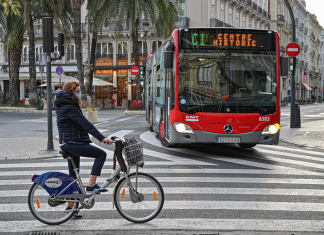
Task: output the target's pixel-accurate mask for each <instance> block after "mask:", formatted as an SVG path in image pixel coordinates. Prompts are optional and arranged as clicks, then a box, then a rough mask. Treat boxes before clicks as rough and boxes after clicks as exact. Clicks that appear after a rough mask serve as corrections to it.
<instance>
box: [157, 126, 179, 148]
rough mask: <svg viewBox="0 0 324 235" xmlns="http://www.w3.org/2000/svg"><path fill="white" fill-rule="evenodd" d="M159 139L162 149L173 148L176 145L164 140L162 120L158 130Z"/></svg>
mask: <svg viewBox="0 0 324 235" xmlns="http://www.w3.org/2000/svg"><path fill="white" fill-rule="evenodd" d="M159 139H160V142H161V144H162V146H163V147H166V148H172V147H175V146H176V144H171V143H170V142H169V141H167V140H166V139H165V138H164V126H163V120H161V121H160V128H159Z"/></svg>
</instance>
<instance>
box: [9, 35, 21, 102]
mask: <svg viewBox="0 0 324 235" xmlns="http://www.w3.org/2000/svg"><path fill="white" fill-rule="evenodd" d="M21 42H22V41H21ZM21 53H22V43H21V45H19V47H18V48H11V49H10V70H11V71H10V78H9V95H10V96H11V97H13V102H12V103H11V104H12V105H13V106H18V105H19V101H20V97H19V90H20V81H19V69H20V63H21Z"/></svg>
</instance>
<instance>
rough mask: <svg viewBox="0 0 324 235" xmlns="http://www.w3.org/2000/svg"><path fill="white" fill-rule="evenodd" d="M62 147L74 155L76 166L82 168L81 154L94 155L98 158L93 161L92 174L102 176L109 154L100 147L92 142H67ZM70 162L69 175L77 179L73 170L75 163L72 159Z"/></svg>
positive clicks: (84, 155) (85, 155)
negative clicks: (91, 143)
mask: <svg viewBox="0 0 324 235" xmlns="http://www.w3.org/2000/svg"><path fill="white" fill-rule="evenodd" d="M61 149H62V150H64V151H66V152H68V153H70V154H72V155H73V161H74V163H75V165H76V167H77V168H78V169H79V170H80V156H82V157H92V158H95V159H96V160H95V161H94V163H93V166H92V170H91V175H97V176H100V173H101V169H102V167H103V165H104V163H105V161H106V157H107V154H106V152H105V151H103V150H102V149H100V148H97V147H95V146H93V145H90V144H65V145H63V146H61ZM68 164H69V175H70V176H71V177H72V178H73V179H76V178H77V177H76V174H75V172H74V171H73V165H72V163H71V161H70V160H68Z"/></svg>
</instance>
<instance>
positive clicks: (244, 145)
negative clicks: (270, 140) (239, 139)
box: [238, 144, 256, 149]
mask: <svg viewBox="0 0 324 235" xmlns="http://www.w3.org/2000/svg"><path fill="white" fill-rule="evenodd" d="M238 145H239V146H240V147H241V148H244V149H245V148H253V147H255V146H256V144H238Z"/></svg>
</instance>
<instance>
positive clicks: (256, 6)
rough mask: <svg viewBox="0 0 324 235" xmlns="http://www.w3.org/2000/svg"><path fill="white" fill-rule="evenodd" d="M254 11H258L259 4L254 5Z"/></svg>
mask: <svg viewBox="0 0 324 235" xmlns="http://www.w3.org/2000/svg"><path fill="white" fill-rule="evenodd" d="M252 9H253V10H254V11H258V4H256V3H255V2H253V3H252Z"/></svg>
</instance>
